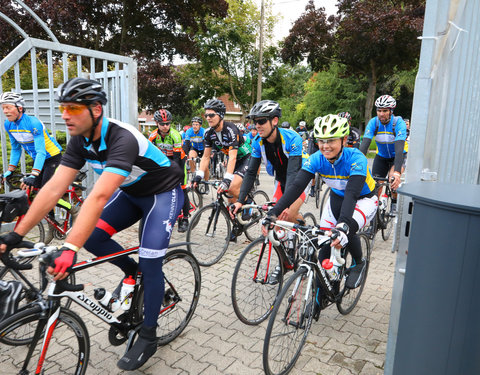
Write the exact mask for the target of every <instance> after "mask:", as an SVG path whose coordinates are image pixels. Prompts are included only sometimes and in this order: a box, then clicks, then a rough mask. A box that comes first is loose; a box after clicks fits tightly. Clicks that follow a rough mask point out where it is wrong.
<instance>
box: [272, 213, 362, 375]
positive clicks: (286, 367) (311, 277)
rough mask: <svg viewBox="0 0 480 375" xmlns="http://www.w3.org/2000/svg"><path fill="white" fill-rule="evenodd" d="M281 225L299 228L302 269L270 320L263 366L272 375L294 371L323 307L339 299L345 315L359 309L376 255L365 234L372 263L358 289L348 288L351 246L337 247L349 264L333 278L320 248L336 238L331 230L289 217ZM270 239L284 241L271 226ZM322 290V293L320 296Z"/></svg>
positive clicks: (282, 294) (289, 283)
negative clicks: (321, 263)
mask: <svg viewBox="0 0 480 375" xmlns="http://www.w3.org/2000/svg"><path fill="white" fill-rule="evenodd" d="M275 225H276V226H280V227H283V228H285V229H286V230H294V231H295V234H296V236H297V237H298V242H299V245H298V255H299V258H300V259H299V265H298V269H297V271H296V272H295V273H294V274H293V275H292V276H291V277H290V278H289V279H288V280H287V281H286V282H285V285H284V286H283V288H282V290H281V292H280V294H279V296H278V298H277V300H276V302H275V305H274V307H273V311H272V313H271V315H270V319H269V322H268V326H267V330H266V333H265V341H264V345H263V368H264V371H265V373H266V374H267V375H272V374H287V373H289V372H290V370H291V369H292V368H293V366H294V365H295V363H296V361H297V359H298V358H299V356H300V354H301V351H302V348H303V346H304V344H305V342H306V340H307V336H308V333H309V330H310V327H311V325H312V321H313V319H314V318H315V320H318V318H319V314H320V311H321V310H323V309H325V308H326V307H327V306H329V305H331V304H334V303H335V304H336V306H337V309H338V311H339V312H340V313H341V314H343V315H346V314H348V313H350V312H351V311H352V310H353V308H354V307H355V306H356V304H357V303H358V300H359V299H360V296H361V294H362V291H363V288H364V286H365V282H366V277H367V273H368V266H369V263H370V254H371V248H370V242H369V240H368V238H367V237H366V236H365V235H364V234H359V236H360V240H361V243H362V250H363V254H364V257H365V260H366V262H367V264H366V269H365V275H364V276H363V280H362V282H361V284H360V286H359V287H358V288H356V289H348V288H346V286H345V281H346V278H347V276H348V269H349V267H350V266H351V264H352V258H351V256H350V255H349V253H348V252H347V251H345V249H342V250H341V251H338V250H333V249H332V251H334V255H335V258H336V260H337V261H338V264H342V263H343V264H342V265H341V266H339V268H338V272H337V274H336V276H334V277H332V278H330V276H329V274H328V273H327V271H326V270H325V269H324V268H323V267H319V266H318V262H317V253H318V250H319V249H320V248H321V247H322V246H327V245H329V243H330V241H331V238H329V237H326V236H324V235H325V231H323V230H321V229H319V228H318V227H311V226H302V225H299V224H292V223H289V222H286V221H277V222H276V223H275ZM269 239H270V241H272V243H274V244H276V242H277V243H278V241H277V240H276V239H275V236H274V235H273V231H272V230H270V231H269ZM320 291H321V292H322V294H321V296H322V298H321V300H318V296H319V295H320ZM316 303H317V304H318V310H317V309H316V308H315V304H316ZM316 310H317V311H316Z"/></svg>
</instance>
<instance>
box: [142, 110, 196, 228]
mask: <svg viewBox="0 0 480 375" xmlns="http://www.w3.org/2000/svg"><path fill="white" fill-rule="evenodd" d="M153 119H154V120H155V122H156V124H157V129H155V130H154V131H153V132H152V133H151V134H150V136H149V137H148V140H149V141H150V142H152V143H153V144H154V145H155V146H157V147H158V148H159V149H160V150H161V151H162V152H163V153H164V154H165V155H167V157H168V158H169V159H170V160H172V161H174V162H175V163H177V164H178V166H179V167H180V168H181V169H182V170H183V171H184V176H183V185H182V189H183V207H182V211H183V218H181V219H179V220H178V231H179V232H180V233H183V232H186V231H187V229H188V215H189V210H190V200H189V198H188V194H187V191H186V187H187V170H186V165H185V152H184V151H183V148H182V137H181V136H180V133H179V132H178V131H177V130H176V129H174V128H173V127H171V123H172V114H171V113H170V111H169V110H167V109H159V110H158V111H156V112H155V113H154V114H153Z"/></svg>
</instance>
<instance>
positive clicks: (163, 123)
mask: <svg viewBox="0 0 480 375" xmlns="http://www.w3.org/2000/svg"><path fill="white" fill-rule="evenodd" d="M157 124H158V126H170V122H157Z"/></svg>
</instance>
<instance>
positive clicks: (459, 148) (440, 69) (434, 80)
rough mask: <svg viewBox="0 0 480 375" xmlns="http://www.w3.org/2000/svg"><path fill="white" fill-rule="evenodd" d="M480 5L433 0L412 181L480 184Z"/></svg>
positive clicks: (404, 229) (393, 329) (393, 324)
mask: <svg viewBox="0 0 480 375" xmlns="http://www.w3.org/2000/svg"><path fill="white" fill-rule="evenodd" d="M479 16H480V2H479V1H478V0H458V1H450V0H427V6H426V12H425V22H424V29H423V36H422V37H421V39H422V47H421V54H420V63H419V71H418V74H417V78H416V83H415V94H414V101H413V111H412V120H411V135H410V138H411V140H410V145H409V152H408V159H407V168H406V176H405V181H406V182H415V181H439V182H449V183H457V184H458V183H460V184H480V63H479V61H480V60H479V57H480V23H479V22H478V19H479ZM399 213H400V216H399V220H398V223H397V228H396V229H397V230H396V237H395V241H394V247H393V249H394V250H397V251H398V256H397V263H396V267H395V278H394V288H393V294H392V307H391V314H390V328H389V338H388V344H387V360H386V365H385V374H390V373H391V372H392V366H393V355H394V352H395V342H396V337H397V329H398V319H399V314H400V305H401V299H402V293H403V282H404V275H403V273H402V272H401V271H402V270H403V269H405V266H406V259H407V253H406V251H407V250H408V241H409V237H408V234H409V228H410V223H411V214H412V201H411V199H410V198H406V197H404V196H400V197H399Z"/></svg>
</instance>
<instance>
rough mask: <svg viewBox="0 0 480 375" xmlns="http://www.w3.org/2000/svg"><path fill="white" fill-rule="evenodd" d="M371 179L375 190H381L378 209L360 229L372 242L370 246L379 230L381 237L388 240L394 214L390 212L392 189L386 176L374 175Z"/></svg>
mask: <svg viewBox="0 0 480 375" xmlns="http://www.w3.org/2000/svg"><path fill="white" fill-rule="evenodd" d="M373 179H374V180H375V182H376V187H375V190H376V191H377V192H379V191H380V192H381V195H380V199H379V201H378V210H377V213H376V214H375V216H374V218H373V220H372V221H371V222H370V223H369V224H368V225H367V226H365V227H364V228H363V229H362V233H364V234H366V235H367V236H368V238H369V239H370V241H371V242H372V247H373V243H374V241H375V236H376V234H377V232H378V231H379V230H381V232H382V239H383V240H384V241H388V239H389V238H390V235H391V233H392V230H393V219H394V218H395V216H396V214H395V213H393V212H392V189H391V187H390V182H389V181H388V178H384V177H376V176H375V177H373Z"/></svg>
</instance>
